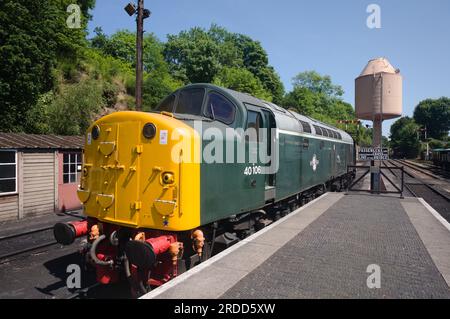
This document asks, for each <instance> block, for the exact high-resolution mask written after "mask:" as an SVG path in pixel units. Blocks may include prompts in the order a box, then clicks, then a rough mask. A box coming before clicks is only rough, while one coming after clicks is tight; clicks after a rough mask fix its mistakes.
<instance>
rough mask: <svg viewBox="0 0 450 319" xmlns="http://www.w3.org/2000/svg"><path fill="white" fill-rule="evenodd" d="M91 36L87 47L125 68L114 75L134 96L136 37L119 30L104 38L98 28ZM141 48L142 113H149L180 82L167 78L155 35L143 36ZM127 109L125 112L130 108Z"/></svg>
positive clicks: (165, 67) (108, 67)
mask: <svg viewBox="0 0 450 319" xmlns="http://www.w3.org/2000/svg"><path fill="white" fill-rule="evenodd" d="M95 33H96V36H95V37H94V38H93V39H92V40H91V46H92V47H93V48H95V49H96V50H95V51H97V52H101V56H102V57H103V58H107V59H111V60H113V61H121V63H123V64H124V66H125V65H126V68H120V69H119V70H118V71H119V72H118V73H119V74H123V73H125V74H126V76H125V77H124V78H123V79H122V81H123V83H124V87H125V88H126V92H127V93H128V94H129V95H134V94H135V83H136V80H135V76H134V72H135V71H134V69H135V60H136V59H135V58H136V34H135V33H133V32H131V31H128V30H121V31H118V32H116V33H114V34H113V35H111V36H110V37H108V36H106V35H105V34H104V33H103V31H102V30H101V28H96V29H95ZM143 48H144V49H143V50H144V51H143V65H144V83H143V88H142V100H143V110H151V109H152V108H154V107H155V106H156V105H157V104H158V103H159V102H160V101H161V100H162V99H163V98H164V97H165V96H166V95H168V94H170V93H171V92H172V91H174V90H175V89H177V88H178V87H180V86H181V85H182V82H180V81H178V80H175V79H174V78H172V76H171V75H170V74H169V66H168V65H167V63H166V61H165V60H164V56H163V53H162V52H163V45H162V43H161V42H160V41H159V40H158V39H157V38H156V36H155V35H153V34H146V35H145V36H144V44H143ZM106 70H111V65H106ZM114 76H117V74H115V75H114ZM130 106H131V105H130ZM130 106H129V108H133V107H134V106H131V107H130Z"/></svg>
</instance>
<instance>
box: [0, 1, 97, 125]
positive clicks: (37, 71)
mask: <svg viewBox="0 0 450 319" xmlns="http://www.w3.org/2000/svg"><path fill="white" fill-rule="evenodd" d="M71 3H78V4H79V5H80V6H81V10H82V13H83V14H82V20H81V22H82V28H80V29H69V28H68V27H67V24H66V19H67V17H68V15H69V14H68V13H67V12H66V8H67V6H68V5H69V4H71ZM94 4H95V1H92V0H83V1H73V0H61V1H54V0H34V1H27V0H3V1H1V2H0V25H1V28H0V126H1V128H2V130H3V131H22V130H23V129H24V125H25V123H26V114H27V112H28V109H29V108H30V107H31V106H33V105H35V104H36V103H37V100H38V98H39V96H40V94H42V93H44V92H48V91H49V90H52V89H53V88H54V87H55V67H56V66H57V65H68V64H69V62H68V61H70V63H71V64H72V65H73V64H76V63H77V57H78V56H79V52H80V51H82V49H83V48H84V47H85V45H86V40H85V29H86V24H87V20H88V19H89V15H88V14H87V13H88V11H89V9H91V8H92V7H93V6H94Z"/></svg>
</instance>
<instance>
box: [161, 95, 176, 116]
mask: <svg viewBox="0 0 450 319" xmlns="http://www.w3.org/2000/svg"><path fill="white" fill-rule="evenodd" d="M174 103H175V95H173V94H172V95H169V96H168V97H166V98H165V99H164V101H162V102H161V104H159V105H158V107H157V110H158V111H159V112H162V111H166V112H173V104H174Z"/></svg>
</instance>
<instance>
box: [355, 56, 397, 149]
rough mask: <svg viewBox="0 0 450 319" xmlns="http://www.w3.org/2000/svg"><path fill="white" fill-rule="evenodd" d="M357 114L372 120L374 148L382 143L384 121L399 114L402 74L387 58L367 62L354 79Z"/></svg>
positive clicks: (360, 117) (359, 116) (363, 118)
mask: <svg viewBox="0 0 450 319" xmlns="http://www.w3.org/2000/svg"><path fill="white" fill-rule="evenodd" d="M355 109H356V117H357V118H359V119H362V120H369V121H372V122H373V147H380V146H381V136H382V123H383V120H388V119H392V118H396V117H399V116H401V115H402V76H401V75H400V70H398V69H395V68H394V67H393V66H392V65H391V64H390V63H389V61H388V60H387V59H385V58H377V59H373V60H370V61H369V63H367V65H366V67H365V68H364V70H363V71H362V72H361V74H360V75H359V76H358V77H357V78H356V79H355Z"/></svg>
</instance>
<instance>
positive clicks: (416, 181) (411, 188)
mask: <svg viewBox="0 0 450 319" xmlns="http://www.w3.org/2000/svg"><path fill="white" fill-rule="evenodd" d="M383 163H384V165H385V166H388V165H386V161H385V162H383ZM387 163H388V164H390V165H393V166H395V167H400V166H401V165H404V163H403V162H402V161H398V160H389V161H387ZM404 166H406V167H409V168H410V169H411V170H410V169H405V170H404V173H405V175H406V177H407V179H405V181H404V187H405V188H406V189H407V191H408V192H409V193H411V195H413V196H414V197H421V198H423V199H424V200H425V201H426V202H427V203H429V204H430V205H431V206H432V207H433V208H434V209H435V210H436V211H437V212H438V213H439V214H441V216H442V217H443V218H445V219H446V220H447V221H448V222H450V194H448V193H447V192H445V191H442V190H440V189H438V188H436V187H435V186H434V184H432V183H429V182H425V181H424V180H423V179H421V178H420V177H418V176H417V175H415V174H414V171H413V170H414V169H415V168H413V167H410V166H408V165H404ZM411 166H412V165H411ZM389 171H390V172H391V173H392V174H393V175H394V176H395V177H396V178H399V176H398V173H397V172H394V170H391V169H389ZM425 175H427V176H430V177H433V176H432V174H430V175H429V174H425ZM433 178H435V179H436V180H437V179H438V178H436V177H433Z"/></svg>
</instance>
